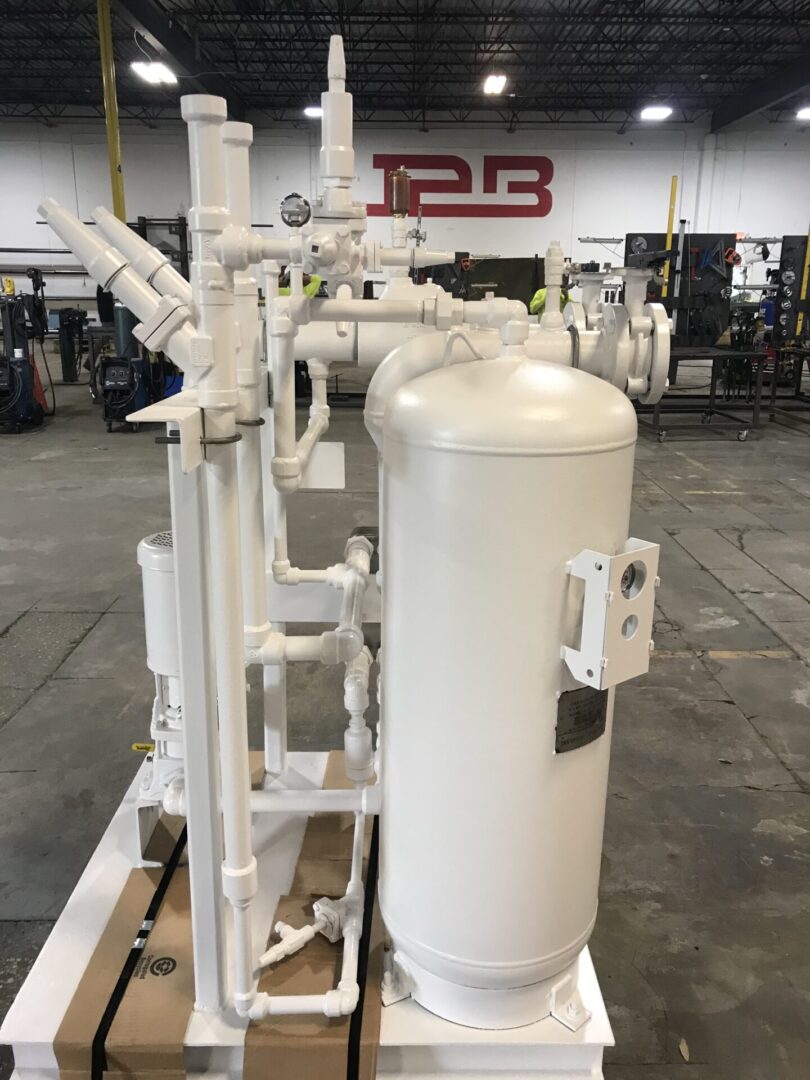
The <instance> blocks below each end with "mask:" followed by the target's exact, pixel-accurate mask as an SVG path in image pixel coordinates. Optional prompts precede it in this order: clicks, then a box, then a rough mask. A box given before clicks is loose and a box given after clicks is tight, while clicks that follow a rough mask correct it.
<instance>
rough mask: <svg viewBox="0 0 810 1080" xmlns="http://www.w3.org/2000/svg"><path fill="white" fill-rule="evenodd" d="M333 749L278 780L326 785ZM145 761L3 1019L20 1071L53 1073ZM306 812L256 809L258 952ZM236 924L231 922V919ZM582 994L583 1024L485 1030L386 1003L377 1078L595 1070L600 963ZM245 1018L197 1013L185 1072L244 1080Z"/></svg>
mask: <svg viewBox="0 0 810 1080" xmlns="http://www.w3.org/2000/svg"><path fill="white" fill-rule="evenodd" d="M327 757H328V755H327V754H326V753H294V754H290V755H289V757H288V763H289V768H288V770H287V772H286V773H285V776H284V779H283V781H282V783H283V786H289V787H295V788H302V787H312V788H319V787H321V784H322V781H323V776H324V771H325V768H326V762H327ZM140 779H141V771H139V772H138V774H137V775H136V777H135V779H134V781H133V783H132V784H131V786H130V788H129V790H128V791H127V793H126V795H125V796H124V799H123V801H122V803H121V805H120V807H119V808H118V810H117V811H116V813H115V815H114V817H113V819H112V821H111V822H110V825H109V826H108V828H107V831H106V832H105V834H104V836H103V837H102V839H101V841H100V842H99V845H98V847H97V848H96V850H95V852H94V853H93V855H92V857H91V859H90V861H89V863H88V864H87V867H86V868H85V871H84V873H83V874H82V876H81V878H80V879H79V882H78V884H77V885H76V888H75V889H74V891H73V893H72V895H71V897H70V899H69V900H68V902H67V904H66V905H65V908H64V909H63V911H62V914H61V915H60V917H59V920H58V921H57V923H56V925H55V926H54V928H53V931H52V932H51V935H50V937H49V938H48V940H47V942H46V943H45V945H44V947H43V949H42V951H41V952H40V954H39V956H38V957H37V960H36V962H35V964H34V966H33V967H32V969H31V972H30V974H29V976H28V978H27V979H26V981H25V983H24V984H23V987H22V989H21V990H20V992H19V994H18V995H17V998H16V1000H15V1001H14V1004H13V1005H12V1007H11V1009H10V1010H9V1012H8V1015H7V1016H6V1018H5V1021H4V1023H3V1025H2V1028H0V1044H7V1045H10V1046H11V1047H12V1050H13V1052H14V1061H15V1066H16V1068H15V1071H14V1074H13V1075H14V1077H15V1080H58V1078H59V1069H58V1065H57V1061H56V1057H55V1055H54V1050H53V1042H54V1038H55V1037H56V1033H57V1031H58V1030H59V1026H60V1024H61V1023H62V1020H63V1018H64V1015H65V1012H66V1010H67V1008H68V1006H69V1005H70V1002H71V999H72V997H73V994H74V992H75V990H76V987H77V986H78V984H79V981H80V979H81V977H82V975H83V973H84V970H85V968H86V967H87V965H88V963H89V962H90V959H91V957H92V955H93V952H94V950H95V948H96V945H97V943H98V940H99V938H100V936H101V933H102V931H103V930H104V927H105V926H106V924H107V920H108V919H109V917H110V914H111V912H112V910H113V908H114V906H115V904H116V902H117V900H118V897H119V894H120V892H121V889H122V888H123V886H124V884H125V882H126V880H127V878H128V876H129V872H130V870H131V869H132V868H133V867H135V866H138V865H141V863H140V860H139V845H138V827H137V821H136V805H137V794H138V787H139V784H140ZM305 823H306V818H305V817H304V816H303V815H294V816H293V815H286V814H261V815H258V816H257V818H256V819H255V822H254V845H255V848H256V857H257V861H258V864H259V881H260V889H259V893H258V895H257V897H256V901H255V913H256V918H255V923H254V929H255V937H256V940H255V942H254V944H255V951H256V953H257V955H258V953H259V951H260V950H261V949H262V948H263V947H264V942H265V941H266V935H267V930H268V927H269V925H270V920H271V919H272V916H273V912H274V911H275V908H276V904H277V902H278V898H279V896H280V895H282V894H283V893H284V892H285V891H286V890H287V889H288V888H289V885H290V882H291V881H292V876H293V872H294V868H295V864H296V862H297V860H298V853H299V851H300V848H301V842H302V840H303V834H304V826H305ZM228 925H229V921H228ZM579 988H580V993H581V995H582V999H583V1003H584V1005H585V1007H586V1008H587V1009H588V1010H589V1011H590V1013H591V1019H590V1020H589V1021H588V1023H587V1024H585V1025H583V1027H581V1028H580V1030H579V1031H577V1032H571V1031H568V1030H567V1029H566V1028H564V1027H563V1026H562V1024H560V1023H558V1022H557V1021H556V1020H553V1019H551V1018H546V1019H545V1020H541V1021H539V1022H538V1023H536V1024H530V1025H528V1026H526V1027H522V1028H511V1029H509V1030H505V1031H480V1030H476V1029H474V1028H467V1027H461V1026H460V1025H458V1024H451V1023H449V1022H448V1021H446V1020H440V1019H439V1017H437V1016H434V1015H433V1014H432V1013H429V1012H428V1011H427V1010H425V1009H423V1008H422V1007H421V1006H420V1005H417V1004H416V1002H415V1001H412V1000H406V1001H400V1002H397V1003H396V1004H395V1005H391V1006H389V1007H388V1008H385V1009H383V1015H382V1027H381V1031H380V1054H379V1063H378V1073H377V1075H378V1077H379V1080H391V1078H393V1077H400V1078H402V1080H438V1078H439V1077H459V1078H461V1077H464V1078H465V1080H469V1078H470V1077H472V1076H474V1077H475V1080H509V1078H510V1077H512V1078H513V1080H518V1078H520V1080H528V1078H529V1077H531V1078H534V1077H536V1078H537V1080H598V1078H600V1077H601V1076H602V1067H601V1066H602V1051H603V1049H604V1047H605V1046H612V1045H613V1036H612V1034H611V1030H610V1024H609V1022H608V1018H607V1014H606V1012H605V1007H604V1003H603V1001H602V995H601V993H600V991H599V984H598V983H597V981H596V975H595V973H594V970H593V964H592V962H591V959H590V955H589V954H588V950H587V949H585V950H584V951H583V953H582V954H581V957H580V980H579ZM245 1028H246V1022H245V1021H244V1020H240V1019H239V1018H238V1017H237V1016H236V1015H235V1013H234V1012H233V1010H229V1011H228V1012H226V1013H224V1014H223V1015H220V1016H217V1015H212V1014H203V1013H194V1014H192V1017H191V1020H190V1021H189V1025H188V1028H187V1030H186V1036H185V1061H186V1070H187V1073H188V1075H189V1077H195V1078H196V1077H199V1078H200V1080H203V1078H204V1080H241V1076H242V1059H243V1053H244V1041H245Z"/></svg>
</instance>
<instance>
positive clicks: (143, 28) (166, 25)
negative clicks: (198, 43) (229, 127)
mask: <svg viewBox="0 0 810 1080" xmlns="http://www.w3.org/2000/svg"><path fill="white" fill-rule="evenodd" d="M113 10H114V12H115V14H116V15H117V16H118V17H119V18H121V19H123V20H124V22H125V23H127V24H128V25H129V26H131V27H132V29H133V30H137V31H138V33H139V34H140V35H141V36H142V37H144V38H146V40H147V41H148V42H149V44H150V45H151V46H152V47H153V48H154V49H156V50H157V51H158V52H159V53H160V54H161V56H162V57H164V58H165V59H166V60H167V61H168V62H169V64H170V66H171V68H172V70H173V71H174V72H175V73H176V74H177V75H182V76H183V77H184V78H186V79H188V81H189V82H190V83H191V84H192V85H193V86H194V87H196V88H197V89H198V90H200V91H201V92H202V93H204V94H215V95H216V96H217V97H224V98H226V99H227V101H228V112H229V114H230V116H231V117H232V119H234V120H243V119H244V117H245V105H244V102H243V101H242V99H241V98H240V97H239V96H238V94H237V93H236V92H235V91H234V89H233V87H232V86H231V84H230V83H229V82H228V81H227V80H226V79H224V78H223V77H222V76H221V75H218V74H216V73H215V72H211V71H210V68H211V66H212V65H211V61H210V60H207V59H205V58H204V57H203V58H198V56H197V50H196V49H195V46H194V42H193V41H192V39H191V38H190V37H189V35H188V34H187V33H186V32H185V30H183V29H182V27H181V26H180V25H179V24H178V23H177V22H176V21H174V20H170V19H169V18H168V17H167V16H166V13H165V12H164V11H163V9H162V8H161V7H159V5H158V4H156V3H155V2H154V0H116V2H115V7H114V9H113Z"/></svg>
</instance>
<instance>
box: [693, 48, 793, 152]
mask: <svg viewBox="0 0 810 1080" xmlns="http://www.w3.org/2000/svg"><path fill="white" fill-rule="evenodd" d="M808 87H810V50H808V51H806V52H803V53H802V54H801V55H800V56H798V57H796V59H795V60H792V61H791V62H790V63H788V64H785V66H784V67H782V68H781V69H779V70H778V71H777V73H776V74H775V75H772V76H771V77H770V78H768V79H763V80H762V81H761V82H755V83H753V84H752V86H751V87H750V89H748V90H745V91H743V92H742V93H738V94H734V96H733V97H727V98H725V99H724V100H723V101H721V102H720V103H719V104H718V105H717V106H716V107H715V109H714V112H713V113H712V127H711V130H712V132H717V131H721V130H722V129H723V128H724V127H728V125H729V124H733V123H734V122H735V121H737V120H744V119H745V117H746V116H751V115H753V113H756V112H759V111H760V109H768V108H770V107H771V106H772V105H778V104H779V102H780V101H784V100H785V99H786V98H789V97H793V95H794V94H800V93H801V92H802V91H803V90H806V89H807V88H808Z"/></svg>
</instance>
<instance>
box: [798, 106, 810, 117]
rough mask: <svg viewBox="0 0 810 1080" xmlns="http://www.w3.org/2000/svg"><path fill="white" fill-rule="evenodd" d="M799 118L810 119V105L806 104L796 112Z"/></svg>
mask: <svg viewBox="0 0 810 1080" xmlns="http://www.w3.org/2000/svg"><path fill="white" fill-rule="evenodd" d="M796 119H797V120H810V105H805V106H804V107H803V108H801V109H799V111H798V112H797V113H796Z"/></svg>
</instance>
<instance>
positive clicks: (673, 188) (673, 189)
mask: <svg viewBox="0 0 810 1080" xmlns="http://www.w3.org/2000/svg"><path fill="white" fill-rule="evenodd" d="M99 3H101V0H99ZM677 194H678V177H677V176H673V177H672V183H671V184H670V186H669V217H668V218H667V244H666V248H667V251H669V250H670V248H671V247H672V229H673V226H674V224H675V197H676V195H677ZM668 293H669V255H667V261H666V262H665V263H664V284H663V287H662V288H661V298H662V299H663V298H664V297H665V296H667V294H668Z"/></svg>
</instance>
